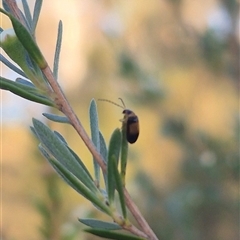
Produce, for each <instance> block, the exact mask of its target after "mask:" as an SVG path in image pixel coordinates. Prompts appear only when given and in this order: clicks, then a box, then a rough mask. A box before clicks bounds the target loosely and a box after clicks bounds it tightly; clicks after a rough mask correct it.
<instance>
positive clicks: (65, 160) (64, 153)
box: [33, 119, 99, 193]
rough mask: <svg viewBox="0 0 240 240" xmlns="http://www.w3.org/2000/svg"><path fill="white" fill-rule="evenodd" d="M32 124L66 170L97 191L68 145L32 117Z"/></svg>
mask: <svg viewBox="0 0 240 240" xmlns="http://www.w3.org/2000/svg"><path fill="white" fill-rule="evenodd" d="M33 126H34V128H35V131H36V133H37V135H38V138H39V139H40V141H41V143H42V144H43V145H44V147H45V148H46V149H47V150H48V151H49V152H50V153H51V154H52V155H53V156H54V158H56V159H57V160H58V161H59V162H60V163H61V164H63V166H64V167H66V169H67V170H68V171H70V172H71V173H72V174H73V175H75V176H76V177H77V178H78V179H79V180H80V181H81V182H82V183H83V184H85V186H87V187H88V188H89V189H90V190H91V191H93V192H95V193H96V192H99V191H98V189H97V187H96V186H95V184H94V182H93V181H92V179H91V178H90V177H89V175H88V173H86V171H85V169H84V168H82V165H81V164H79V162H78V161H77V160H76V158H75V157H74V156H73V155H72V153H71V151H70V150H69V149H68V147H67V146H66V145H65V144H64V143H63V142H62V141H61V140H60V139H59V138H58V137H57V136H56V135H55V134H54V133H53V132H52V131H51V130H50V129H49V128H48V127H47V126H45V125H44V124H43V123H42V122H40V121H38V120H36V119H33ZM79 160H80V159H79ZM82 164H83V163H82Z"/></svg>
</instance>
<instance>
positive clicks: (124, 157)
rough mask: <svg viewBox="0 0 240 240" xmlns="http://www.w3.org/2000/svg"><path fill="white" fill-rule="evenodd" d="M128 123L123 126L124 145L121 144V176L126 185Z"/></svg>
mask: <svg viewBox="0 0 240 240" xmlns="http://www.w3.org/2000/svg"><path fill="white" fill-rule="evenodd" d="M126 132H127V131H126V124H125V123H123V126H122V146H121V178H122V183H123V186H125V176H126V170H127V158H128V141H127V136H126Z"/></svg>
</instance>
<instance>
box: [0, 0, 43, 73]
mask: <svg viewBox="0 0 240 240" xmlns="http://www.w3.org/2000/svg"><path fill="white" fill-rule="evenodd" d="M36 2H38V1H36ZM0 12H2V13H3V14H5V15H7V16H8V17H9V18H10V20H11V22H12V26H13V28H14V31H15V33H16V35H17V37H18V40H19V41H20V42H21V44H22V45H23V46H24V48H25V49H26V51H27V52H28V54H29V56H30V57H31V59H32V60H33V61H34V62H36V63H37V65H38V66H39V67H40V68H41V69H44V68H46V67H47V62H46V60H45V58H44V56H43V55H42V53H41V51H40V49H39V47H38V46H37V44H36V42H35V40H34V39H33V38H32V36H31V34H30V33H29V31H28V30H27V29H26V28H25V26H23V25H22V23H21V22H19V21H18V19H16V18H15V17H14V16H13V15H11V14H9V13H7V12H6V11H4V10H3V9H2V8H0Z"/></svg>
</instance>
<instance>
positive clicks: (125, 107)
mask: <svg viewBox="0 0 240 240" xmlns="http://www.w3.org/2000/svg"><path fill="white" fill-rule="evenodd" d="M118 99H119V100H120V101H121V102H122V105H123V107H124V109H125V108H126V106H125V103H124V101H123V100H122V98H118Z"/></svg>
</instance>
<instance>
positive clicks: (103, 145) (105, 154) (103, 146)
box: [99, 131, 108, 187]
mask: <svg viewBox="0 0 240 240" xmlns="http://www.w3.org/2000/svg"><path fill="white" fill-rule="evenodd" d="M99 140H100V153H101V155H102V157H103V160H104V162H105V163H106V164H107V157H108V152H107V145H106V142H105V140H104V137H103V135H102V133H101V132H100V131H99ZM102 174H103V178H104V182H105V186H106V187H107V185H108V183H107V173H106V172H103V171H102Z"/></svg>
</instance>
